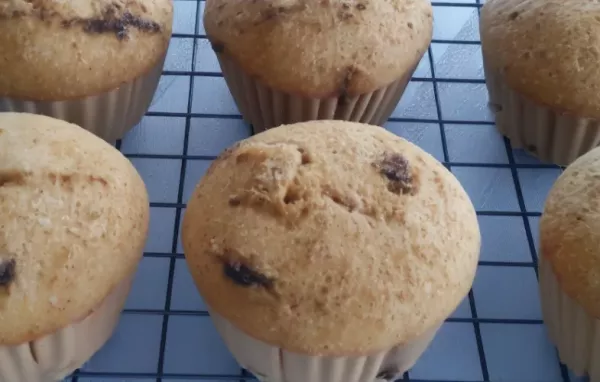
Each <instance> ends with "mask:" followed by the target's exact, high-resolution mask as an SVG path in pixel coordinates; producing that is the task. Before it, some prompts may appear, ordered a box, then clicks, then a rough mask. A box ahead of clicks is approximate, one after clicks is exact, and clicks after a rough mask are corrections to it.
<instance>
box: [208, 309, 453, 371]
mask: <svg viewBox="0 0 600 382" xmlns="http://www.w3.org/2000/svg"><path fill="white" fill-rule="evenodd" d="M210 316H211V318H212V320H213V322H214V324H215V326H216V328H217V331H218V332H219V334H220V335H221V337H222V338H223V340H224V341H225V343H226V345H227V347H228V348H229V350H230V351H231V353H232V354H233V356H234V357H235V359H236V360H237V361H238V363H239V364H240V365H241V366H242V367H243V368H245V369H246V370H248V371H249V372H251V373H252V374H254V375H255V376H256V377H257V378H258V379H259V380H260V381H261V382H267V381H268V382H308V381H310V382H373V381H378V382H384V381H395V380H396V379H397V378H400V377H402V374H404V372H405V371H407V370H408V369H410V368H411V367H412V366H413V365H414V364H415V363H416V361H417V360H418V359H419V357H420V356H421V355H422V354H423V352H424V351H425V349H426V348H427V347H428V346H429V344H430V343H431V341H432V339H433V338H434V336H435V333H436V332H437V331H438V329H439V328H440V326H441V324H440V325H439V326H437V327H435V328H434V329H432V330H430V331H428V332H426V333H425V334H423V335H422V336H421V337H419V338H417V339H415V340H413V341H411V342H410V343H408V344H405V345H402V346H396V347H393V348H391V349H388V350H384V351H380V352H377V353H372V354H366V355H348V356H312V355H305V354H298V353H293V352H289V351H287V350H285V349H281V348H279V347H276V346H271V345H268V344H266V343H264V342H262V341H258V340H256V339H254V338H252V337H250V336H248V335H247V334H245V333H243V332H242V331H241V330H239V329H237V328H236V327H235V326H233V325H232V324H231V323H230V322H229V321H227V320H226V319H225V318H223V317H221V316H220V315H218V314H217V313H215V312H214V311H210Z"/></svg>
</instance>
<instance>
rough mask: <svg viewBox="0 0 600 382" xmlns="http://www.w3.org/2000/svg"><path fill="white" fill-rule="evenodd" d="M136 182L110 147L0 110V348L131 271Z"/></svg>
mask: <svg viewBox="0 0 600 382" xmlns="http://www.w3.org/2000/svg"><path fill="white" fill-rule="evenodd" d="M148 209H149V206H148V197H147V194H146V189H145V186H144V183H143V182H142V179H141V178H140V176H139V175H138V173H137V172H136V170H135V169H134V167H133V166H132V165H131V163H130V162H129V161H128V160H127V159H126V158H125V157H123V156H122V155H121V154H120V153H119V152H118V151H117V150H116V149H115V148H113V147H112V146H110V145H109V144H107V143H105V142H104V141H102V140H100V139H99V138H97V137H95V136H94V135H92V134H91V133H89V132H87V131H85V130H83V129H81V128H79V127H77V126H75V125H70V124H67V123H66V122H62V121H58V120H55V119H51V118H48V117H43V116H37V115H29V114H13V113H0V345H14V344H21V343H25V342H27V341H30V340H33V339H37V338H39V337H41V336H43V335H45V334H48V333H51V332H54V331H56V330H58V329H60V328H62V327H65V326H67V325H69V324H72V323H73V322H76V321H78V320H80V319H83V318H85V317H86V316H87V315H88V314H89V313H91V312H92V311H93V309H95V308H96V307H97V306H98V305H99V304H100V303H101V302H102V301H103V299H104V298H105V297H106V296H108V294H109V293H110V292H112V290H113V289H114V288H115V287H116V286H117V284H118V283H119V282H121V281H122V280H123V279H124V278H126V277H127V276H129V275H131V274H132V273H133V272H134V271H135V267H136V266H137V263H138V261H139V259H140V257H141V254H142V250H143V246H144V242H145V238H146V233H147V229H148V214H149V212H148Z"/></svg>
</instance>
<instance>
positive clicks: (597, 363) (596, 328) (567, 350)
mask: <svg viewBox="0 0 600 382" xmlns="http://www.w3.org/2000/svg"><path fill="white" fill-rule="evenodd" d="M539 275H540V296H541V303H542V313H543V317H544V323H545V324H546V327H547V330H548V336H549V337H550V340H551V341H552V342H553V343H554V344H555V345H556V347H557V349H558V353H559V357H560V360H561V362H562V363H564V364H565V365H566V366H567V367H569V368H570V369H571V370H572V371H573V372H574V373H575V374H577V375H579V376H583V375H586V374H587V375H589V377H590V382H600V320H599V319H597V318H594V317H592V316H590V315H589V314H587V313H586V311H585V310H584V309H583V308H582V307H581V305H579V304H578V303H577V302H576V301H575V300H573V299H572V298H571V297H569V296H567V294H566V293H565V292H564V291H563V290H562V289H561V287H560V285H559V283H558V279H557V278H556V275H555V274H554V271H553V270H552V266H551V265H550V264H549V263H548V262H547V261H540V264H539Z"/></svg>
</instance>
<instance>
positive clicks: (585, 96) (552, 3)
mask: <svg viewBox="0 0 600 382" xmlns="http://www.w3.org/2000/svg"><path fill="white" fill-rule="evenodd" d="M599 20H600V3H599V2H597V1H581V0H488V1H487V2H486V3H485V5H484V6H483V8H482V11H481V27H480V29H481V42H482V49H483V52H484V56H485V58H486V61H487V62H488V63H489V65H491V66H493V67H495V68H496V69H498V70H501V71H502V72H503V74H504V77H505V78H506V81H507V82H508V84H509V85H510V86H511V87H512V88H513V89H514V90H516V91H518V92H520V93H522V94H523V95H525V96H526V97H528V98H529V99H531V100H533V101H535V102H537V103H539V104H542V105H544V106H549V107H551V108H553V109H556V110H558V111H563V112H566V113H570V114H576V115H579V116H583V117H589V118H600V66H599V65H598V62H599V61H600V21H599Z"/></svg>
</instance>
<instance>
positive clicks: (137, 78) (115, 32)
mask: <svg viewBox="0 0 600 382" xmlns="http://www.w3.org/2000/svg"><path fill="white" fill-rule="evenodd" d="M172 22H173V1H172V0H78V1H64V0H33V1H32V0H11V1H0V57H2V59H1V60H0V112H6V111H14V112H27V113H33V114H43V115H48V116H51V117H54V118H58V119H63V120H65V121H68V122H71V123H74V124H77V125H79V126H81V127H83V128H84V129H86V130H89V131H91V132H92V133H94V134H96V135H98V136H99V137H101V138H103V139H105V140H106V141H109V142H114V141H116V140H117V139H119V138H121V137H122V136H123V135H124V134H125V133H126V132H127V131H128V130H129V129H131V128H132V127H133V126H135V125H136V124H137V123H139V122H140V120H141V119H142V117H143V116H144V114H145V113H146V111H147V110H148V108H149V106H150V103H151V102H152V98H153V96H154V92H155V91H156V88H157V86H158V82H159V79H160V75H161V72H162V67H163V63H164V60H165V55H166V52H167V47H168V44H169V39H170V37H171V28H172Z"/></svg>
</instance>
